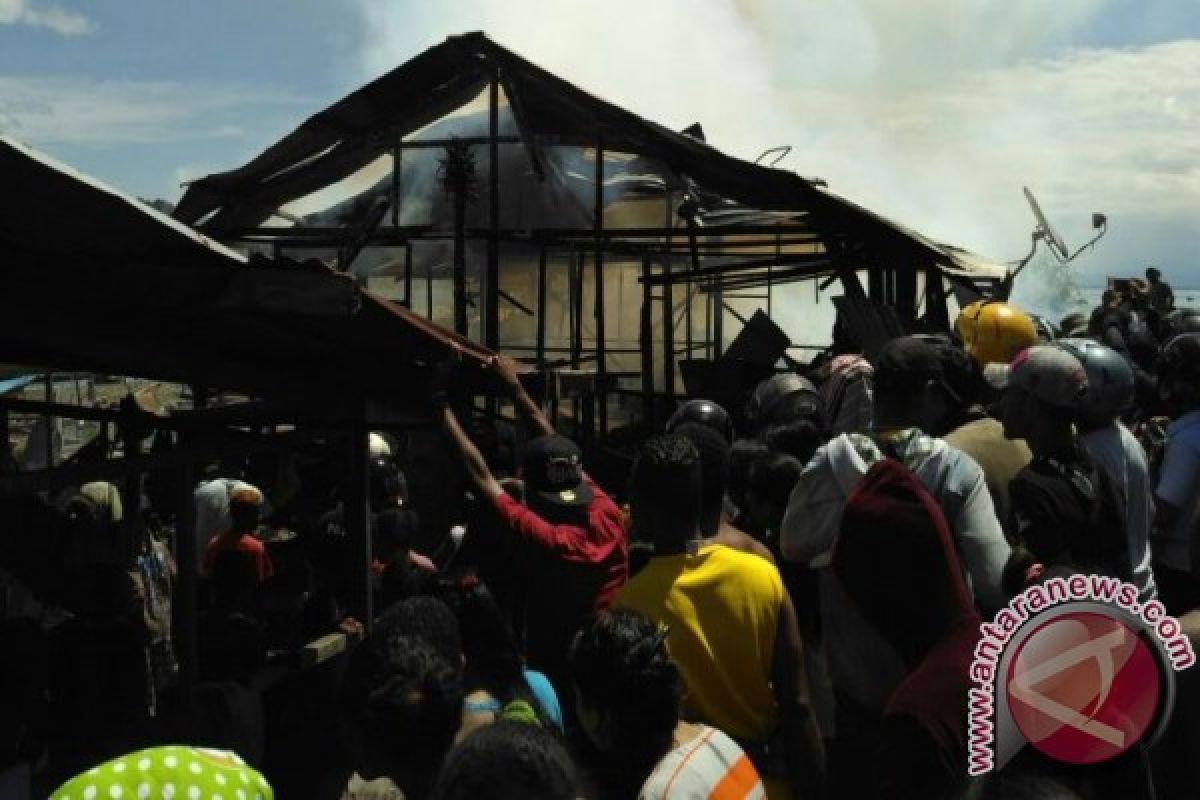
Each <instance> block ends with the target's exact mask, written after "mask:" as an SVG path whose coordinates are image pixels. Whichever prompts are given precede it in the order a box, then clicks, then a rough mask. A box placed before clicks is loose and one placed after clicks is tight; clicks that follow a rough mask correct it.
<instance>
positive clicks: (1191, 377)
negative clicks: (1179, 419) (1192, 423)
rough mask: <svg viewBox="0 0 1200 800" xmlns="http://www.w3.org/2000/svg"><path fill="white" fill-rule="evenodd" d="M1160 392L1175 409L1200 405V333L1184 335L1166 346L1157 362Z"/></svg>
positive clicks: (1180, 335)
mask: <svg viewBox="0 0 1200 800" xmlns="http://www.w3.org/2000/svg"><path fill="white" fill-rule="evenodd" d="M1158 390H1159V394H1161V395H1162V398H1163V399H1164V400H1167V401H1168V402H1170V403H1172V404H1173V405H1176V406H1185V407H1188V408H1191V407H1193V406H1195V405H1197V404H1200V332H1192V333H1181V334H1179V335H1178V336H1176V337H1175V338H1174V339H1172V340H1171V341H1169V342H1167V346H1166V347H1164V348H1163V351H1162V355H1160V356H1159V358H1158Z"/></svg>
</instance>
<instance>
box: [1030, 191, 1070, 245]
mask: <svg viewBox="0 0 1200 800" xmlns="http://www.w3.org/2000/svg"><path fill="white" fill-rule="evenodd" d="M1024 189H1025V199H1026V200H1028V201H1029V207H1030V208H1031V209H1033V216H1034V218H1035V219H1036V220H1037V223H1038V227H1037V233H1040V234H1041V238H1043V239H1045V240H1046V244H1048V245H1049V246H1050V250H1051V251H1052V252H1053V253H1054V255H1055V256H1056V257H1057V258H1058V260H1059V261H1069V260H1070V259H1071V251H1069V250H1068V249H1067V243H1066V242H1064V241H1063V238H1062V237H1061V236H1059V234H1058V231H1056V230H1055V229H1054V226H1053V225H1051V224H1050V220H1048V219H1046V215H1045V214H1043V213H1042V207H1041V206H1039V205H1038V201H1037V198H1035V197H1034V196H1033V192H1031V191H1029V187H1028V186H1026V187H1024Z"/></svg>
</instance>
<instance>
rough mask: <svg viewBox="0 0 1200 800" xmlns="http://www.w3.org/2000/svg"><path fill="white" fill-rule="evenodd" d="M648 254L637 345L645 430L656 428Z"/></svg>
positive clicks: (643, 262)
mask: <svg viewBox="0 0 1200 800" xmlns="http://www.w3.org/2000/svg"><path fill="white" fill-rule="evenodd" d="M653 288H654V287H653V286H651V285H650V256H642V316H641V325H639V326H638V345H639V347H640V348H641V351H642V420H643V422H644V423H645V425H646V430H647V432H650V431H655V430H658V428H657V427H656V423H655V419H654V292H653Z"/></svg>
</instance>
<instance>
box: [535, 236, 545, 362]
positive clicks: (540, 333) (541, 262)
mask: <svg viewBox="0 0 1200 800" xmlns="http://www.w3.org/2000/svg"><path fill="white" fill-rule="evenodd" d="M537 282H538V283H537V342H536V347H537V365H538V369H544V368H545V366H546V245H542V247H541V249H540V250H539V251H538V274H537Z"/></svg>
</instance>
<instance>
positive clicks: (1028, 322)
mask: <svg viewBox="0 0 1200 800" xmlns="http://www.w3.org/2000/svg"><path fill="white" fill-rule="evenodd" d="M954 332H955V333H957V334H958V337H959V338H960V339H962V342H963V348H964V349H965V350H966V351H967V354H968V355H970V356H971V358H973V359H975V363H977V364H978V365H979V366H981V367H984V366H987V365H988V364H1007V363H1009V362H1010V361H1012V360H1013V358H1014V357H1015V356H1016V355H1017V353H1019V352H1021V351H1022V350H1024V349H1025V348H1026V347H1030V346H1032V345H1035V344H1037V340H1038V338H1037V326H1036V325H1034V323H1033V320H1032V319H1030V317H1029V315H1028V314H1026V313H1025V312H1024V311H1021V309H1019V308H1017V307H1016V306H1012V305H1009V304H1008V303H1003V302H1000V301H998V300H976V301H975V302H974V303H971V304H970V305H968V306H967V307H966V308H964V309H963V310H962V312H961V313H960V314H959V315H958V319H957V320H956V321H955V323H954Z"/></svg>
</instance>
